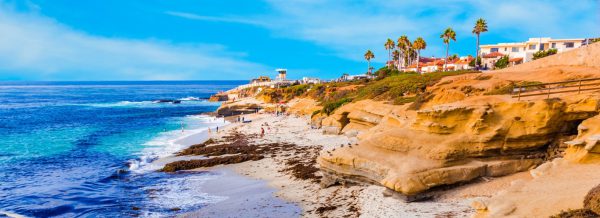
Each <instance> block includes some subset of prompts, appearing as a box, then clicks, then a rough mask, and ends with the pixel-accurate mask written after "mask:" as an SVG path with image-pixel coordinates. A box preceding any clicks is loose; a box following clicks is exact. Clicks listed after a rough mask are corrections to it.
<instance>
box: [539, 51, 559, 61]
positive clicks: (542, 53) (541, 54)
mask: <svg viewBox="0 0 600 218" xmlns="http://www.w3.org/2000/svg"><path fill="white" fill-rule="evenodd" d="M557 52H558V50H556V49H555V48H553V49H548V50H545V51H537V52H535V53H533V60H537V59H540V58H543V57H548V56H550V55H554V54H556V53H557Z"/></svg>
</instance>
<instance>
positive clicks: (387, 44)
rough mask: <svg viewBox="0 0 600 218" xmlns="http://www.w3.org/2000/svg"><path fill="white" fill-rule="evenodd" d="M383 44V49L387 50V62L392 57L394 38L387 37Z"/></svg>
mask: <svg viewBox="0 0 600 218" xmlns="http://www.w3.org/2000/svg"><path fill="white" fill-rule="evenodd" d="M384 46H385V50H387V51H388V62H389V61H390V59H391V57H392V49H394V47H396V45H395V44H394V40H392V39H390V38H388V39H387V41H386V42H385V44H384Z"/></svg>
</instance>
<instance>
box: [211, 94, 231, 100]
mask: <svg viewBox="0 0 600 218" xmlns="http://www.w3.org/2000/svg"><path fill="white" fill-rule="evenodd" d="M228 100H229V97H228V96H227V95H225V94H216V95H213V96H210V98H209V99H208V101H210V102H219V101H228Z"/></svg>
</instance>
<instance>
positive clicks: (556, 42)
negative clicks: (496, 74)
mask: <svg viewBox="0 0 600 218" xmlns="http://www.w3.org/2000/svg"><path fill="white" fill-rule="evenodd" d="M584 42H585V39H552V38H549V37H541V38H529V40H527V41H526V42H514V43H498V44H494V45H481V46H479V47H480V49H481V55H482V56H483V57H484V58H483V59H485V56H488V57H494V58H496V57H497V56H504V55H508V56H509V58H511V59H514V60H522V62H529V61H532V60H533V53H536V52H538V51H545V50H549V49H556V50H557V53H561V52H565V51H568V50H571V49H575V48H579V47H581V46H582V45H583V44H584ZM482 61H483V62H485V60H482Z"/></svg>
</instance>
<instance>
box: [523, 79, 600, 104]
mask: <svg viewBox="0 0 600 218" xmlns="http://www.w3.org/2000/svg"><path fill="white" fill-rule="evenodd" d="M593 90H600V78H590V79H580V80H569V81H562V82H553V83H540V84H534V85H519V86H517V87H516V88H514V89H513V91H512V97H513V98H517V100H521V98H525V97H530V96H540V95H546V98H547V99H548V98H550V96H551V95H553V94H561V93H570V92H577V93H578V94H579V93H581V92H585V91H593Z"/></svg>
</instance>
